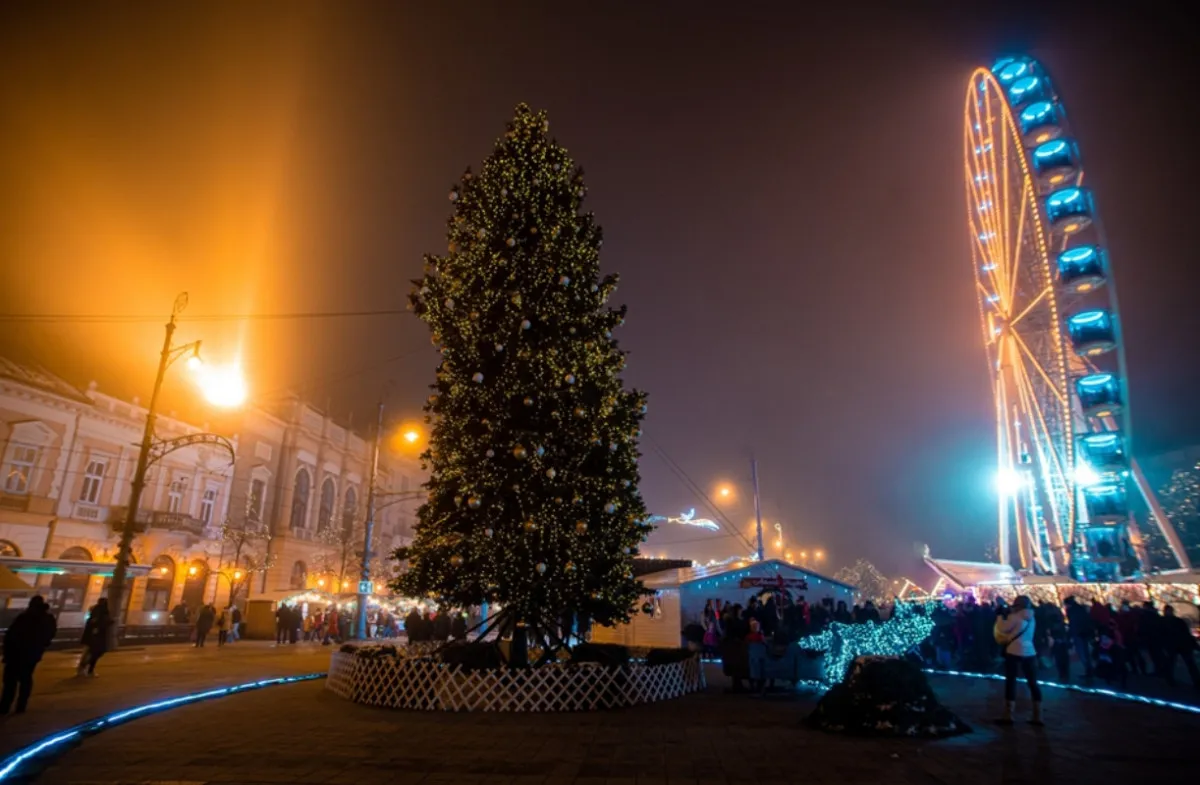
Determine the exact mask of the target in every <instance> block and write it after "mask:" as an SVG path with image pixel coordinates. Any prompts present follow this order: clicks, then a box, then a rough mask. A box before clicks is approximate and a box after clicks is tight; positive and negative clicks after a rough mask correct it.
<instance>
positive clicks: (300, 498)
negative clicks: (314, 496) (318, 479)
mask: <svg viewBox="0 0 1200 785" xmlns="http://www.w3.org/2000/svg"><path fill="white" fill-rule="evenodd" d="M311 485H312V480H310V479H309V477H308V470H307V469H301V470H300V471H298V472H296V485H295V487H294V490H293V492H292V528H293V529H303V528H304V524H305V522H306V521H307V520H308V493H309V490H310V488H311Z"/></svg>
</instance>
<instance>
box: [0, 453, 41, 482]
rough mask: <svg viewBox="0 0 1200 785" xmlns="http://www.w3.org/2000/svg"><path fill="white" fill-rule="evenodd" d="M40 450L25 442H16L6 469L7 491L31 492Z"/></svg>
mask: <svg viewBox="0 0 1200 785" xmlns="http://www.w3.org/2000/svg"><path fill="white" fill-rule="evenodd" d="M37 458H38V450H37V448H36V447H29V446H26V445H24V444H14V445H13V446H12V452H11V453H10V457H9V459H8V466H6V467H5V470H4V492H5V493H20V494H25V493H29V485H30V481H31V480H32V478H33V467H34V466H36V465H37Z"/></svg>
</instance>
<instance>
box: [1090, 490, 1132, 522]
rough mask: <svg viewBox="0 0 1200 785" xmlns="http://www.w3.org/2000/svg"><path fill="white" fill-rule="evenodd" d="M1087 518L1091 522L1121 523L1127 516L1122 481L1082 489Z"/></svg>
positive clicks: (1126, 502)
mask: <svg viewBox="0 0 1200 785" xmlns="http://www.w3.org/2000/svg"><path fill="white" fill-rule="evenodd" d="M1083 500H1084V503H1085V504H1086V505H1087V512H1088V519H1089V520H1090V521H1092V522H1093V523H1121V522H1122V521H1125V520H1128V518H1129V500H1128V497H1127V496H1126V493H1125V484H1124V483H1105V484H1103V485H1093V486H1091V487H1090V488H1084V489H1083Z"/></svg>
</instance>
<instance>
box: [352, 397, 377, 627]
mask: <svg viewBox="0 0 1200 785" xmlns="http://www.w3.org/2000/svg"><path fill="white" fill-rule="evenodd" d="M382 439H383V401H380V402H379V419H378V421H377V422H376V424H375V444H374V446H373V447H372V449H371V481H370V483H369V484H368V485H367V525H366V526H365V527H364V528H365V529H366V532H365V534H364V535H363V556H362V573H361V574H360V575H359V580H358V613H357V614H356V618H355V622H354V637H355V638H358V639H360V640H361V639H363V638H366V637H367V598H368V597H369V596H370V594H371V557H372V555H373V554H372V553H371V539H372V537H373V536H374V534H375V483H376V480H377V478H378V476H379V442H380V441H381V440H382Z"/></svg>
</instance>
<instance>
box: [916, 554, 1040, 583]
mask: <svg viewBox="0 0 1200 785" xmlns="http://www.w3.org/2000/svg"><path fill="white" fill-rule="evenodd" d="M925 563H926V564H928V565H929V567H930V569H932V570H933V571H934V572H936V573H937V574H938V575H940V576H942V577H943V578H945V579H946V580H947V581H948V582H950V583H951V584H952V585H954V586H956V587H958V588H959V589H969V588H971V587H972V586H978V585H979V584H981V583H1021V582H1022V581H1021V576H1020V575H1019V574H1018V573H1017V571H1016V570H1014V569H1013V568H1012V566H1011V565H1008V564H994V563H992V562H982V561H953V560H951V559H934V558H931V557H929V556H926V557H925Z"/></svg>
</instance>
